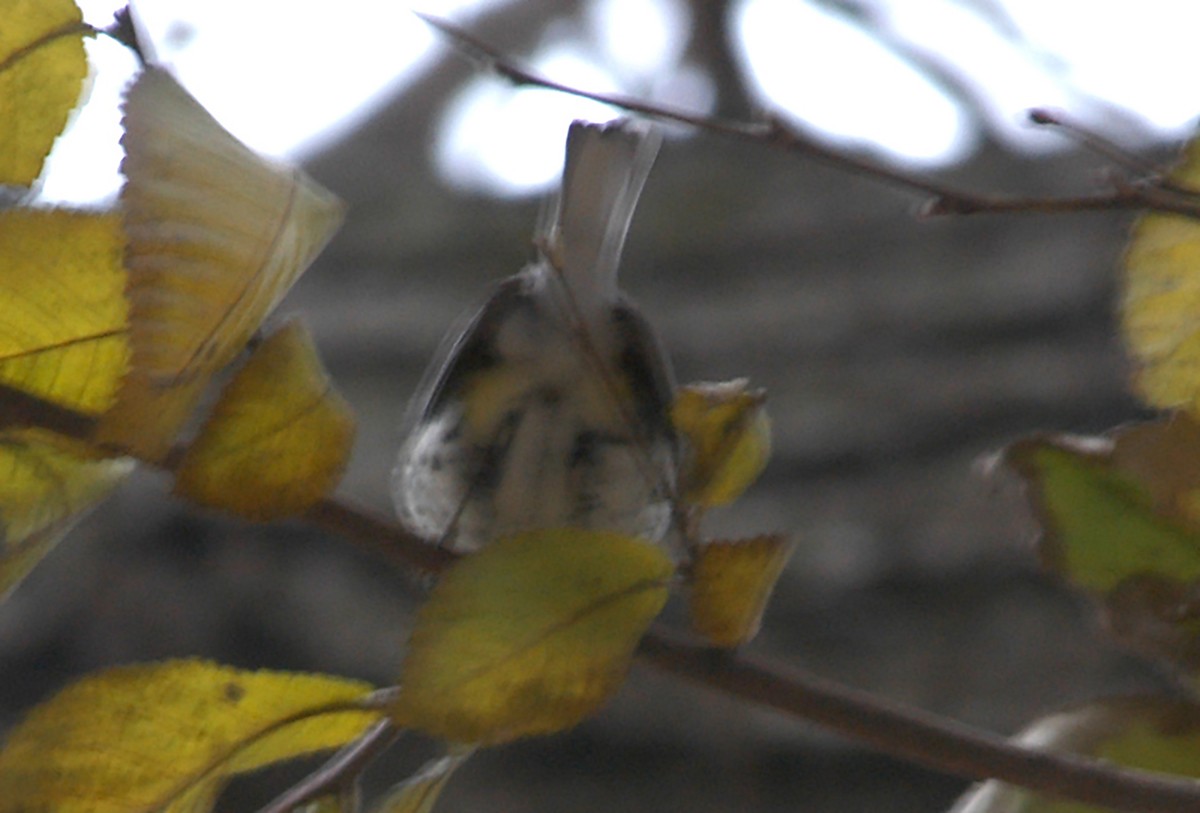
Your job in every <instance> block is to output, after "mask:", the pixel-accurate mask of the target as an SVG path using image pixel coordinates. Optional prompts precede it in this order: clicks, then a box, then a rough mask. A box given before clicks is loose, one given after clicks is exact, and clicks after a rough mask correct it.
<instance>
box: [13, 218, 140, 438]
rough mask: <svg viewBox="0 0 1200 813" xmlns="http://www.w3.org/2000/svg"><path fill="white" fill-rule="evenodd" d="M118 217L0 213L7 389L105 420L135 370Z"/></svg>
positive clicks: (122, 238) (122, 240)
mask: <svg viewBox="0 0 1200 813" xmlns="http://www.w3.org/2000/svg"><path fill="white" fill-rule="evenodd" d="M123 242H124V236H123V235H122V233H121V223H120V220H119V219H118V217H117V216H116V215H115V214H109V213H103V214H102V213H95V212H71V211H67V210H63V209H57V210H45V209H20V208H14V209H7V210H4V211H0V257H3V258H4V260H3V262H2V263H0V383H4V384H6V385H8V386H10V387H13V388H15V389H19V390H22V391H23V392H27V393H29V394H31V395H34V396H37V397H38V398H41V399H43V400H47V401H53V402H54V403H56V404H59V405H62V406H65V407H67V408H69V409H73V410H75V411H76V412H83V413H87V414H89V415H99V414H100V413H102V412H104V411H105V410H106V409H108V408H109V407H110V406H111V405H112V403H113V401H114V399H115V398H116V392H117V386H118V384H119V383H120V380H121V377H122V376H123V375H124V374H125V372H126V370H127V368H128V364H129V342H128V336H127V331H126V320H127V318H128V311H129V308H128V305H127V304H126V300H125V295H124V289H125V279H126V276H125V271H124V269H123V268H122V267H121V248H122V244H123Z"/></svg>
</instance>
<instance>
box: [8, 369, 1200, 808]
mask: <svg viewBox="0 0 1200 813" xmlns="http://www.w3.org/2000/svg"><path fill="white" fill-rule="evenodd" d="M10 402H11V403H10ZM38 405H41V407H39V406H38ZM39 408H44V413H42V414H43V415H44V416H45V420H44V421H38V420H36V418H37V417H38V409H39ZM64 415H73V416H74V417H73V418H72V419H71V420H67V419H65V418H64ZM12 416H16V417H15V419H14V418H13V417H12ZM95 423H96V422H95V419H93V418H91V417H90V416H87V415H81V414H76V413H72V412H71V411H70V410H68V409H65V408H63V407H60V406H57V405H55V404H52V403H50V402H46V401H42V400H41V399H38V398H37V397H36V396H32V395H27V394H24V393H19V392H18V391H16V390H13V389H11V388H8V387H3V386H2V385H0V429H4V428H7V427H28V426H34V425H36V426H41V427H42V428H45V429H49V430H52V431H55V432H59V433H60V434H64V435H67V436H69V437H72V438H74V439H76V440H80V441H84V442H90V440H91V434H92V432H93V430H94V427H95ZM178 458H179V455H178V454H172V455H169V456H168V458H167V460H168V462H167V464H165V465H164V468H166V469H167V470H168V471H169V470H170V465H171V461H174V460H177V459H178ZM303 518H304V519H305V520H307V521H308V522H310V523H311V524H313V525H315V526H318V527H320V528H322V529H324V530H326V531H328V532H329V533H331V534H335V535H337V536H339V537H341V538H342V539H343V540H345V541H347V542H349V543H351V544H352V545H354V546H355V547H357V548H359V549H361V550H364V551H366V552H367V553H369V554H371V555H372V556H377V557H380V558H382V559H383V560H384V561H386V562H388V563H389V564H390V565H392V566H393V567H395V568H396V569H397V570H398V571H399V572H401V573H403V574H406V575H408V576H414V575H415V576H417V577H424V578H427V577H429V576H430V575H433V574H436V573H439V572H441V571H443V570H445V569H446V568H447V567H449V566H450V564H451V563H452V562H454V561H455V559H456V558H457V557H456V556H455V555H454V554H451V553H449V552H448V551H444V550H441V549H439V548H437V547H436V546H434V545H431V544H429V543H427V542H425V541H423V540H421V539H420V538H418V537H416V536H414V535H413V534H411V533H409V532H408V531H406V530H404V529H403V528H401V527H400V526H399V525H398V524H396V523H394V522H389V521H387V520H385V519H382V518H380V517H377V516H373V515H371V514H369V513H367V512H364V511H362V510H361V509H358V508H356V507H354V506H352V505H350V504H349V503H346V502H344V501H341V500H338V499H336V498H326V499H324V500H322V501H321V502H319V503H317V504H316V505H315V506H314V507H313V508H311V509H309V511H308V512H307V513H306V514H305V515H304V517H303ZM638 656H639V658H640V659H641V660H643V661H644V662H646V663H649V664H651V665H653V666H655V667H657V668H659V669H661V670H663V671H666V672H669V673H671V674H674V675H676V676H678V677H681V678H683V679H685V680H689V681H692V682H694V683H699V684H701V685H704V686H708V687H709V688H712V689H715V690H717V691H721V692H724V693H726V694H728V695H731V696H733V697H738V698H740V699H743V700H747V701H749V702H753V703H757V704H760V705H764V706H768V707H770V708H773V709H775V710H777V711H780V712H783V713H785V714H787V715H790V716H792V717H795V718H798V719H802V720H807V721H810V722H814V723H817V724H818V725H821V726H824V727H825V728H828V729H829V730H831V731H834V732H836V733H838V734H841V735H843V736H845V737H848V738H851V739H854V740H857V741H860V742H863V743H866V744H867V745H870V746H872V747H874V748H876V749H878V750H880V751H882V752H884V753H887V754H890V755H892V756H894V757H896V758H898V759H904V760H908V761H910V762H916V763H919V764H921V765H924V766H926V767H928V768H932V769H934V770H937V771H941V772H944V773H948V774H953V775H955V776H961V777H965V778H969V779H989V778H996V779H1001V780H1004V781H1006V782H1010V783H1012V784H1014V785H1019V786H1021V787H1025V788H1029V789H1031V790H1035V791H1040V792H1043V793H1049V794H1053V795H1056V796H1060V797H1063V798H1069V799H1074V800H1077V801H1080V802H1085V803H1089V804H1098V805H1102V806H1105V807H1112V808H1119V809H1124V810H1129V811H1132V812H1135V813H1195V811H1197V810H1200V782H1196V781H1193V780H1185V779H1178V778H1172V777H1168V776H1164V775H1161V774H1152V773H1147V772H1144V771H1133V770H1127V769H1123V768H1117V767H1115V766H1113V765H1111V764H1109V763H1105V762H1101V761H1097V760H1089V759H1084V758H1081V757H1077V756H1072V755H1063V754H1052V753H1048V752H1042V751H1036V750H1032V749H1028V748H1023V747H1021V746H1019V745H1014V744H1012V743H1009V742H1007V741H1005V740H1004V739H1002V738H1000V737H998V736H995V735H993V734H988V733H985V732H982V731H978V730H976V729H972V728H970V727H968V726H965V725H961V724H959V723H956V722H954V721H951V720H947V719H944V718H940V717H937V716H936V715H932V714H928V713H926V712H922V711H917V710H913V709H906V708H903V707H901V706H898V705H895V704H891V703H887V702H885V701H882V700H879V699H877V698H875V697H872V696H871V695H869V694H866V693H864V692H860V691H856V690H853V689H849V688H846V687H843V686H839V685H838V684H835V683H832V682H829V681H826V680H823V679H821V678H818V677H816V676H814V675H811V674H808V673H806V672H802V671H800V670H797V669H791V668H788V667H785V666H783V665H782V664H772V663H768V662H765V661H761V660H758V659H755V658H752V657H751V656H747V655H744V654H740V653H735V652H729V651H722V650H714V649H711V648H709V647H706V646H702V645H699V644H696V643H691V642H688V641H686V640H684V639H682V638H681V637H680V636H679V635H678V634H676V633H673V632H670V631H667V630H666V629H663V628H661V627H657V628H655V629H654V630H652V631H651V632H650V633H648V634H647V635H646V637H645V638H644V639H643V641H642V644H641V646H640V647H639V649H638ZM388 736H390V734H389V732H388V731H385V730H376V729H372V730H371V732H368V735H367V736H366V737H364V741H363V742H360V743H358V745H359V746H360V747H362V748H363V749H364V750H363V752H361V753H360V752H358V751H356V750H355V746H354V745H352V746H349V747H348V749H349V750H348V751H347V752H345V754H344V756H345V758H346V760H349V761H350V762H348V763H347V764H352V765H355V764H358V763H357V762H354V761H353V760H356V759H360V758H366V757H368V756H373V755H374V753H375V752H376V750H375V749H376V748H378V747H379V746H380V743H381V741H382V740H383V739H386V738H387V737H388ZM376 738H378V739H376ZM325 771H327V772H325ZM323 772H324V773H323ZM349 773H350V771H349V770H348V769H347V768H346V765H345V764H342V761H340V760H338V759H337V758H336V757H335V759H334V760H332V761H331V763H329V764H327V765H326V766H325V767H323V768H321V769H319V770H318V772H317V773H316V774H313V775H312V776H310V777H309V779H307V780H304V781H303V782H302V783H301V784H300V785H298V786H297V788H300V789H304V790H305V791H306V792H307V791H310V790H313V789H316V790H323V789H325V788H327V787H329V786H332V785H336V782H334V781H333V780H335V779H336V780H338V781H341V780H342V779H344V778H345V777H346V776H347V775H348V774H349ZM293 790H296V789H293ZM296 792H297V793H299V790H296ZM290 793H291V791H289V794H290ZM291 800H292V797H291V796H290V795H285V796H284V797H281V798H280V800H277V803H278V804H280V805H282V807H281V808H279V809H281V810H286V809H288V806H287V804H285V802H287V803H290V801H291ZM272 809H274V808H272Z"/></svg>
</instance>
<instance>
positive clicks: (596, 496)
mask: <svg viewBox="0 0 1200 813" xmlns="http://www.w3.org/2000/svg"><path fill="white" fill-rule="evenodd" d="M659 141H660V136H659V135H658V133H657V131H656V130H653V129H651V128H650V127H649V126H648V125H646V124H642V123H638V122H634V121H630V120H621V121H617V122H611V123H608V124H591V123H587V122H579V121H577V122H575V123H573V124H572V125H571V128H570V131H569V132H568V134H567V155H566V164H565V166H564V169H563V178H562V191H561V193H560V196H559V199H558V207H557V215H556V218H555V222H554V224H553V225H552V226H551V227H550V228H549V229H548V230H546V231H545V232H544V233H543V234H541V235H540V236H539V238H538V239H537V241H536V245H537V248H538V257H537V259H536V260H535V261H534V262H532V263H531V264H529V265H528V266H526V267H525V268H524V269H523V270H522V271H521V272H520V273H518V274H516V275H515V276H512V277H509V278H508V279H505V280H504V281H502V282H501V283H500V284H499V285H498V286H497V287H496V289H495V290H494V292H493V293H492V295H491V297H490V298H489V299H488V300H487V302H486V303H485V304H484V305H483V306H482V308H480V309H479V311H478V312H477V313H476V314H475V315H474V317H473V318H472V319H471V320H470V322H469V323H468V324H467V326H466V328H465V329H463V330H462V332H461V333H459V334H458V335H457V336H456V337H455V338H454V340H453V342H450V343H447V344H446V345H444V346H445V347H448V348H449V350H448V353H446V354H445V358H444V360H438V359H435V361H434V364H433V365H432V366H431V367H430V370H429V372H427V373H426V382H427V383H425V384H423V386H422V390H421V391H419V392H418V395H417V398H416V400H415V401H414V406H413V407H410V415H409V420H408V422H409V424H410V425H411V428H410V430H409V434H408V437H407V440H406V441H405V443H404V445H403V446H402V447H401V450H400V454H399V459H398V461H397V463H396V467H395V469H394V471H393V473H392V496H393V499H394V501H395V504H396V510H397V513H398V515H399V516H400V519H401V520H402V522H404V524H405V525H407V526H408V527H409V529H410V530H412V531H413V532H414V533H416V534H419V535H421V536H423V537H425V538H427V539H430V540H431V541H436V542H438V543H439V544H441V545H443V546H445V547H446V548H448V549H450V550H453V551H456V552H469V551H473V550H477V549H478V548H480V547H481V546H483V545H486V544H487V543H488V542H490V541H492V540H494V539H497V538H499V537H502V536H507V535H511V534H515V533H520V532H522V531H528V530H533V529H539V528H556V527H577V528H587V529H594V530H610V531H616V532H620V533H627V534H632V535H636V536H641V537H645V538H649V539H651V540H654V541H659V540H661V539H663V537H664V535H665V534H666V533H667V531H668V529H669V528H670V526H671V520H672V516H673V511H672V505H673V499H674V493H675V479H676V469H677V458H678V450H677V442H676V437H675V432H674V430H673V428H672V424H671V420H670V408H671V399H672V394H673V391H674V385H673V380H672V374H671V370H670V366H669V364H668V361H667V358H666V355H665V353H664V352H663V349H662V347H661V345H660V343H659V341H658V339H657V337H656V336H655V334H654V331H653V330H652V329H651V327H650V325H649V324H648V323H647V321H646V319H645V318H644V317H643V316H642V314H641V313H640V312H639V310H638V309H637V307H636V306H635V305H634V304H633V303H632V302H631V301H630V300H629V299H628V298H627V297H626V296H625V295H624V294H622V293H621V292H620V290H619V289H618V287H617V264H618V261H619V259H620V255H621V248H622V246H623V244H624V242H625V235H626V233H627V232H628V230H629V223H630V219H631V218H632V216H633V210H634V207H635V205H636V203H637V199H638V196H639V194H640V193H641V190H642V186H643V184H644V183H645V180H646V176H647V175H648V174H649V172H650V166H651V164H652V163H653V161H654V156H655V154H656V153H657V151H658V145H659Z"/></svg>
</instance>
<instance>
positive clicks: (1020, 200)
mask: <svg viewBox="0 0 1200 813" xmlns="http://www.w3.org/2000/svg"><path fill="white" fill-rule="evenodd" d="M417 16H418V17H420V18H421V19H422V20H424V21H425V22H426V23H428V24H429V25H431V26H433V27H434V28H436V29H437V30H438V31H440V32H441V33H443V34H445V35H446V36H447V37H449V38H450V40H451V41H452V42H453V43H454V44H455V45H456V46H457V47H458V48H459V49H460V50H461V51H462V52H463V53H464V54H465V55H466V56H467V57H469V58H470V59H472V60H473V61H475V62H477V63H478V64H480V65H481V66H482V67H484V68H485V69H487V70H490V71H492V72H493V73H495V74H496V75H498V76H500V77H502V78H504V79H506V80H508V81H509V82H512V83H513V84H514V85H517V86H519V87H520V86H525V87H539V88H544V89H546V90H553V91H557V92H559V93H565V94H567V95H570V96H576V97H579V98H582V99H589V100H591V101H595V102H600V103H602V104H607V105H611V106H612V107H616V108H618V109H621V110H626V111H628V112H631V113H638V114H641V115H644V116H648V117H650V118H655V119H660V120H663V121H671V122H676V123H678V124H685V125H688V126H691V127H694V128H696V129H698V130H704V131H706V132H710V133H715V134H717V135H722V136H726V137H729V138H736V139H739V140H742V141H749V142H753V143H756V144H761V145H765V146H767V147H771V148H774V149H779V150H783V151H784V152H789V153H793V154H797V155H802V156H804V157H807V158H815V159H817V160H819V161H822V162H824V163H826V164H830V165H832V166H835V167H838V168H840V169H843V170H847V171H849V172H851V173H853V174H855V175H861V176H864V177H868V178H871V179H873V180H876V181H879V182H881V183H884V184H886V185H888V186H891V187H893V188H897V189H900V190H902V191H906V192H915V193H918V194H921V195H925V196H927V197H928V198H929V200H928V201H927V202H926V203H925V205H924V206H923V207H922V210H921V211H922V212H923V213H924V214H926V215H931V216H932V215H971V214H981V213H990V214H1004V213H1012V214H1033V213H1038V214H1047V213H1065V212H1094V211H1107V210H1137V209H1151V210H1155V211H1161V212H1169V213H1172V214H1178V215H1183V216H1185V217H1190V218H1193V219H1198V220H1200V195H1197V194H1196V193H1195V192H1194V191H1192V190H1187V189H1183V188H1180V187H1178V186H1177V185H1174V184H1172V183H1171V182H1170V181H1165V180H1160V179H1157V178H1155V179H1150V180H1148V181H1147V182H1145V183H1140V184H1132V185H1128V186H1121V187H1117V188H1115V189H1113V190H1110V191H1109V192H1106V193H1100V194H1095V195H1086V196H1080V197H1069V198H1028V197H1012V196H1002V195H982V194H976V193H971V192H964V191H962V190H959V189H957V188H955V187H952V186H949V185H946V184H942V183H938V182H936V181H932V180H930V179H929V178H926V177H922V176H919V175H913V174H910V173H907V172H903V171H901V170H898V169H893V168H891V167H887V166H884V165H882V164H877V163H875V162H873V161H868V160H865V159H863V158H860V157H858V156H855V155H852V154H850V153H847V152H844V151H842V150H839V149H835V148H832V147H827V146H825V145H823V144H821V143H819V142H817V141H815V140H814V139H812V138H809V137H808V136H806V135H805V134H803V133H802V132H800V131H799V130H798V129H796V128H795V127H794V126H792V125H791V124H789V123H788V122H786V121H784V119H783V118H782V117H781V116H779V115H778V114H770V115H768V116H767V117H766V119H765V121H763V122H760V123H748V122H739V121H729V120H726V119H719V118H713V117H710V116H703V115H697V114H695V113H689V112H687V111H684V110H680V109H678V108H673V107H668V106H666V105H660V104H655V103H653V102H647V101H644V100H641V99H635V98H632V97H629V96H623V95H620V94H610V93H595V92H592V91H588V90H583V89H581V88H576V87H572V86H570V85H564V84H562V83H561V82H556V81H554V80H552V79H548V78H546V77H544V76H540V75H538V74H537V73H534V72H533V71H531V70H529V69H527V68H523V67H521V66H520V65H518V64H517V63H516V62H515V61H514V60H512V59H510V58H509V57H508V56H506V55H505V54H504V53H503V52H501V51H499V50H498V49H496V48H494V47H492V46H491V45H489V44H487V43H486V42H483V41H482V40H480V39H479V38H477V37H475V36H474V35H472V34H470V33H469V32H467V31H465V30H463V29H462V28H459V27H458V26H456V25H454V24H452V23H449V22H447V21H446V20H442V19H439V18H437V17H431V16H429V15H426V14H418V15H417ZM1042 113H1043V114H1045V111H1042ZM1045 115H1049V114H1045ZM1045 123H1047V124H1050V123H1054V124H1060V121H1059V120H1058V119H1054V120H1053V121H1050V120H1047V121H1046V122H1045ZM1061 126H1064V127H1067V126H1068V125H1066V124H1062V125H1061ZM1072 132H1073V134H1075V135H1077V136H1078V137H1080V138H1084V137H1086V133H1084V132H1083V131H1081V130H1080V131H1074V130H1073V131H1072ZM1089 144H1091V140H1089ZM1094 148H1095V149H1100V147H1099V145H1098V144H1096V145H1094ZM1172 193H1173V194H1172Z"/></svg>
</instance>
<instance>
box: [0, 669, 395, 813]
mask: <svg viewBox="0 0 1200 813" xmlns="http://www.w3.org/2000/svg"><path fill="white" fill-rule="evenodd" d="M370 691H371V687H370V686H368V685H366V684H363V683H360V682H358V681H352V680H346V679H344V678H336V677H330V676H324V675H305V674H293V673H286V672H268V671H257V672H247V671H242V670H238V669H233V668H231V667H227V666H220V665H217V664H212V663H207V662H202V661H170V662H165V663H160V664H151V665H146V666H128V667H120V668H116V669H111V670H108V671H106V672H100V673H97V674H95V675H91V676H89V677H86V678H84V679H83V680H81V681H79V682H78V683H75V684H73V685H71V686H68V687H67V688H66V689H64V690H63V691H62V692H60V693H59V694H57V695H55V696H54V697H52V698H51V699H50V700H48V701H46V702H45V703H43V704H41V705H40V706H38V707H36V708H35V709H33V711H31V712H30V713H29V715H28V716H27V717H26V718H25V720H24V721H23V722H22V723H21V724H20V725H18V726H17V727H16V729H14V730H13V732H12V733H11V734H10V735H9V737H8V740H7V742H6V743H5V745H4V748H3V750H0V813H28V811H32V810H45V811H50V810H53V811H55V813H135V811H136V813H151V811H153V812H154V813H158V811H163V813H185V811H186V813H200V811H207V810H208V809H209V808H210V807H211V804H212V801H213V800H214V799H215V797H216V795H217V793H218V792H219V791H220V788H221V786H222V785H223V783H224V781H225V780H226V779H227V778H228V777H229V776H231V775H233V774H237V773H243V772H246V771H252V770H255V769H257V768H261V767H263V766H265V765H269V764H272V763H275V762H279V761H282V760H287V759H292V758H295V757H297V756H302V755H305V754H310V753H314V752H318V751H324V750H329V749H333V748H338V747H340V746H342V745H344V744H346V743H347V742H350V741H351V740H353V739H355V738H356V737H358V736H359V735H360V734H361V733H362V732H363V731H364V730H365V729H366V728H367V727H368V726H369V725H371V723H373V722H374V721H376V720H377V719H378V718H379V714H377V713H375V712H368V711H361V710H357V709H356V708H355V704H356V703H357V702H358V701H360V700H361V699H362V698H364V697H365V696H366V695H367V694H368V693H369V692H370Z"/></svg>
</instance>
